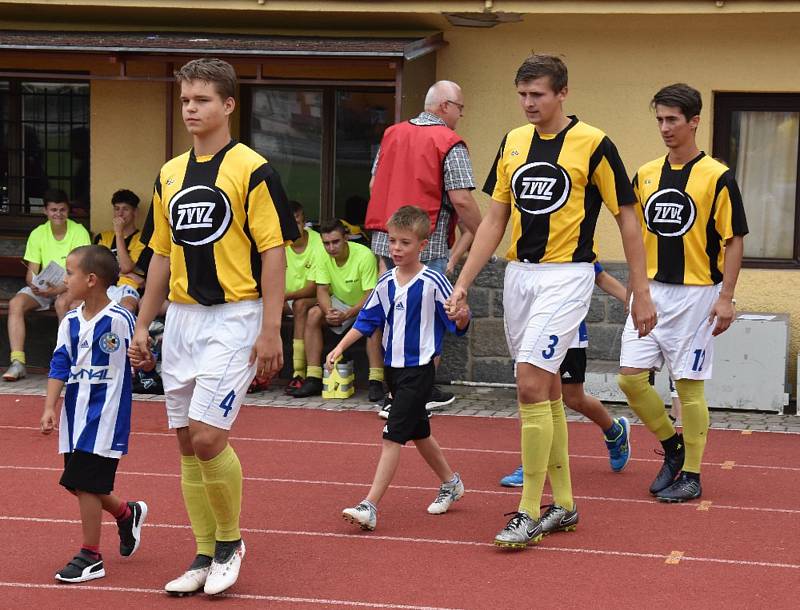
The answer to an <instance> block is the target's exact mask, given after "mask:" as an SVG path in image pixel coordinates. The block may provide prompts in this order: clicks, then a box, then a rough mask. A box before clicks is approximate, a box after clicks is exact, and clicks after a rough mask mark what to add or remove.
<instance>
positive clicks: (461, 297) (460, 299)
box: [445, 286, 469, 323]
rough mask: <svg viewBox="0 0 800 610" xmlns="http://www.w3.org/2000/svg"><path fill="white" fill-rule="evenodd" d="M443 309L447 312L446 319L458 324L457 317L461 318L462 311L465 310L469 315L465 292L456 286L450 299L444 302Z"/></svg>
mask: <svg viewBox="0 0 800 610" xmlns="http://www.w3.org/2000/svg"><path fill="white" fill-rule="evenodd" d="M445 309H446V310H447V317H448V318H450V319H451V320H453V321H455V322H456V323H458V319H457V318H458V316H462V315H463V313H462V310H464V309H466V312H467V315H469V306H468V305H467V291H466V290H464V289H463V288H461V286H456V287H455V288H453V292H452V293H450V298H449V299H447V301H445Z"/></svg>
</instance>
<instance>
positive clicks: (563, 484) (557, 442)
mask: <svg viewBox="0 0 800 610" xmlns="http://www.w3.org/2000/svg"><path fill="white" fill-rule="evenodd" d="M550 412H551V413H552V417H553V443H552V445H551V446H550V462H549V463H548V464H547V477H548V478H549V479H550V487H551V488H552V490H553V504H557V505H558V506H562V507H564V508H566V509H567V510H572V509H573V508H575V501H574V500H573V498H572V480H571V478H570V474H569V436H568V434H567V416H566V415H565V414H564V401H563V400H561V398H559V399H558V400H551V401H550Z"/></svg>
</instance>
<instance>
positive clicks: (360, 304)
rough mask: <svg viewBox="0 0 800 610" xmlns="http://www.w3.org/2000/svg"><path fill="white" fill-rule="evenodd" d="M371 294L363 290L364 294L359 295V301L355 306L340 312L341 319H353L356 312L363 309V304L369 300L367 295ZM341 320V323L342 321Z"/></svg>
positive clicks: (370, 291) (369, 291)
mask: <svg viewBox="0 0 800 610" xmlns="http://www.w3.org/2000/svg"><path fill="white" fill-rule="evenodd" d="M371 294H372V290H365V291H364V294H362V295H361V300H359V301H358V303H356V304H355V305H353V306H352V307H351V308H350V309H348V310H347V311H343V312H342V317H343V318H344V320H349V319H350V318H355V317H356V316H357V315H358V312H359V311H361V308H362V307H364V303H366V302H367V299H369V295H371ZM344 320H342V321H344Z"/></svg>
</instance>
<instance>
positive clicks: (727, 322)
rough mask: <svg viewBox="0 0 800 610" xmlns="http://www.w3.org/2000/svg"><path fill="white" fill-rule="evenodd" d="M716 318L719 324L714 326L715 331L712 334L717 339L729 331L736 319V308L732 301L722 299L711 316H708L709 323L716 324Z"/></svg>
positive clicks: (718, 300)
mask: <svg viewBox="0 0 800 610" xmlns="http://www.w3.org/2000/svg"><path fill="white" fill-rule="evenodd" d="M714 318H716V319H717V324H716V326H714V330H713V331H711V334H712V335H713V336H714V337H716V336H717V335H721V334H722V333H724V332H725V331H726V330H728V329H729V328H730V326H731V324H732V323H733V321H734V320H735V319H736V306H735V305H734V304H733V302H732V301H731V300H730V299H725V298H722V297H720V298H719V299H717V302H716V303H714V307H713V308H712V309H711V314H710V315H709V316H708V323H709V324H714Z"/></svg>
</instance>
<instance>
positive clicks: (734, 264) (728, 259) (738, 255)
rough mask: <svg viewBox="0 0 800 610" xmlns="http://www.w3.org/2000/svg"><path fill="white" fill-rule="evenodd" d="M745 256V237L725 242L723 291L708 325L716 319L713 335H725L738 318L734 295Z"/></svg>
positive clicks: (733, 238)
mask: <svg viewBox="0 0 800 610" xmlns="http://www.w3.org/2000/svg"><path fill="white" fill-rule="evenodd" d="M743 256H744V237H742V236H741V235H734V236H733V237H731V238H730V239H729V240H728V241H726V242H725V267H724V269H723V272H722V273H723V277H722V290H720V293H719V298H718V299H717V302H716V303H715V304H714V307H713V309H712V310H711V315H710V316H709V318H708V323H709V324H712V323H713V322H714V318H716V319H717V324H716V326H715V327H714V330H713V331H712V334H714V335H719V334H722V333H724V332H725V331H726V330H728V328H729V327H730V325H731V324H732V323H733V320H734V318H735V317H736V307H735V306H734V303H733V294H734V291H735V290H736V282H737V280H738V279H739V271H741V269H742V257H743Z"/></svg>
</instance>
